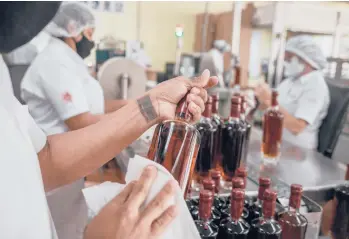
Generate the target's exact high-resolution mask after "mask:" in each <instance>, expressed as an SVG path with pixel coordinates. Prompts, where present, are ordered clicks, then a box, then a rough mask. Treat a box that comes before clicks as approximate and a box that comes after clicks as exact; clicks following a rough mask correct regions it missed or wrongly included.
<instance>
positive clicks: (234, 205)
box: [230, 189, 245, 221]
mask: <svg viewBox="0 0 349 239" xmlns="http://www.w3.org/2000/svg"><path fill="white" fill-rule="evenodd" d="M244 200H245V192H244V191H243V190H241V189H233V191H232V193H231V199H230V215H231V218H232V219H233V220H235V221H237V220H239V218H240V217H241V214H242V212H243V210H244Z"/></svg>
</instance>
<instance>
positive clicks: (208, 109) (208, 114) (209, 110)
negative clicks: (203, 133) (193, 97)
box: [202, 104, 212, 118]
mask: <svg viewBox="0 0 349 239" xmlns="http://www.w3.org/2000/svg"><path fill="white" fill-rule="evenodd" d="M202 116H203V117H206V118H211V116H212V104H206V105H205V110H204V112H203V113H202Z"/></svg>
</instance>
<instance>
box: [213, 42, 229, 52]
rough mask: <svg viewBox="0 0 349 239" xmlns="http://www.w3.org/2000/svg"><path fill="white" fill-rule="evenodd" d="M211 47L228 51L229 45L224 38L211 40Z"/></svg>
mask: <svg viewBox="0 0 349 239" xmlns="http://www.w3.org/2000/svg"><path fill="white" fill-rule="evenodd" d="M213 47H214V48H216V49H218V50H220V51H222V52H228V51H230V45H229V44H228V43H227V42H226V41H225V40H215V41H214V42H213Z"/></svg>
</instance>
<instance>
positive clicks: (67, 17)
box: [45, 2, 96, 37]
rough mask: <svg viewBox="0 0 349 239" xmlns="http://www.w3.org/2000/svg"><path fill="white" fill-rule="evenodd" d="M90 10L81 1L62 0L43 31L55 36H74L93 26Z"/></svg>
mask: <svg viewBox="0 0 349 239" xmlns="http://www.w3.org/2000/svg"><path fill="white" fill-rule="evenodd" d="M95 25H96V20H95V17H94V15H93V12H92V10H91V9H90V8H89V7H88V6H87V5H86V4H83V3H79V2H64V3H63V4H62V5H61V6H60V8H59V10H58V12H57V14H56V15H55V17H54V18H53V20H52V21H51V22H50V23H49V24H48V25H47V26H46V28H45V31H46V32H47V33H49V34H50V35H52V36H55V37H76V36H78V35H79V34H80V33H81V32H82V31H84V30H85V29H86V28H89V27H92V28H94V27H95Z"/></svg>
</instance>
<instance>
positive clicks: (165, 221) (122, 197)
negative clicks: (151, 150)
mask: <svg viewBox="0 0 349 239" xmlns="http://www.w3.org/2000/svg"><path fill="white" fill-rule="evenodd" d="M156 174H157V169H156V168H155V167H153V166H150V167H147V168H146V169H145V170H144V171H143V173H142V175H141V177H140V178H139V180H138V181H135V182H132V183H129V184H128V185H127V186H126V188H125V189H124V190H123V191H122V192H121V193H120V194H119V195H118V196H116V197H115V198H114V199H113V200H112V201H111V202H109V203H108V204H107V205H106V206H105V207H104V208H103V209H102V210H101V211H100V212H99V214H98V215H97V216H96V217H95V218H94V219H93V220H92V221H91V223H90V224H89V225H88V226H87V228H86V230H85V234H84V239H95V238H98V239H126V238H127V239H139V238H142V239H156V238H159V237H160V236H161V234H162V232H163V231H164V230H165V229H166V228H167V226H168V225H169V224H170V222H172V220H173V219H174V218H175V217H176V215H177V212H178V208H177V206H169V205H170V202H171V199H172V198H173V197H174V193H175V188H176V187H175V185H176V184H177V182H175V181H169V182H168V183H167V184H166V185H165V186H164V188H163V189H162V190H161V191H160V192H159V194H158V195H157V196H156V197H155V198H154V199H153V201H151V202H150V203H149V204H148V206H147V207H146V208H145V209H144V210H141V207H142V204H143V203H144V201H145V199H146V197H147V195H148V192H149V190H150V188H151V186H152V184H153V183H154V180H155V178H156Z"/></svg>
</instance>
